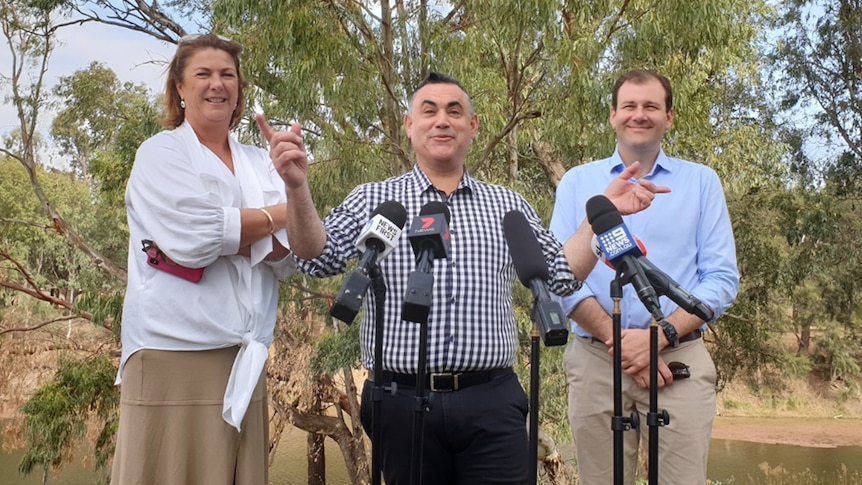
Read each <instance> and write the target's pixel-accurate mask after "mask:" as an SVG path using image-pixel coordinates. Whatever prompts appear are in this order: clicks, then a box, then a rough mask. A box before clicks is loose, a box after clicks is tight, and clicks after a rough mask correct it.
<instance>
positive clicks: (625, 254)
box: [586, 195, 664, 322]
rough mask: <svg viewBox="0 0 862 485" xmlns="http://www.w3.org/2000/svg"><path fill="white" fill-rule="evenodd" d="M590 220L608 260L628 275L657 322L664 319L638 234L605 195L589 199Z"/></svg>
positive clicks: (588, 211) (587, 207) (588, 216)
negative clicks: (634, 234)
mask: <svg viewBox="0 0 862 485" xmlns="http://www.w3.org/2000/svg"><path fill="white" fill-rule="evenodd" d="M586 210H587V220H588V221H589V222H590V225H591V226H592V227H593V232H594V233H596V240H597V241H598V243H599V246H600V247H601V250H602V252H603V253H604V254H605V255H606V256H607V258H608V260H609V261H610V262H611V264H613V266H614V267H615V268H617V269H618V270H619V271H620V272H622V273H623V274H624V275H625V278H626V279H627V280H628V281H631V283H632V286H633V287H634V289H635V291H636V292H637V295H638V298H639V299H640V301H641V303H643V304H644V306H645V307H646V309H647V310H648V311H649V312H650V314H651V315H652V316H653V318H654V319H655V321H656V322H661V321H662V320H664V314H662V311H661V305H659V302H658V295H657V294H656V291H655V288H653V287H652V285H651V284H650V282H649V279H648V278H647V276H646V274H644V271H643V269H642V268H641V265H640V264H639V263H638V261H637V258H638V256H643V254H642V253H641V250H640V248H639V247H638V245H637V244H636V243H635V239H634V237H632V235H631V234H630V233H629V230H628V228H627V227H626V225H625V224H623V218H622V216H621V215H620V211H618V210H617V208H616V206H614V204H613V202H611V201H610V200H609V199H608V198H607V197H605V196H604V195H596V196H594V197H592V198H590V199H589V200H588V201H587V206H586Z"/></svg>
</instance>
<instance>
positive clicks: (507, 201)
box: [262, 73, 665, 485]
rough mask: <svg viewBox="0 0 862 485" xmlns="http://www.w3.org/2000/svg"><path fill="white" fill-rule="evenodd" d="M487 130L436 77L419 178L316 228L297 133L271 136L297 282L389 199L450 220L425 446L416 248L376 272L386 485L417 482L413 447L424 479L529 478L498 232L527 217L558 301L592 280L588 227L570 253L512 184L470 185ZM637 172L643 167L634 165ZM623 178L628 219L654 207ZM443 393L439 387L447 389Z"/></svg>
mask: <svg viewBox="0 0 862 485" xmlns="http://www.w3.org/2000/svg"><path fill="white" fill-rule="evenodd" d="M478 127H479V121H478V117H477V115H476V114H475V113H474V111H473V107H472V105H471V101H470V97H469V96H468V94H467V92H466V91H465V90H464V88H463V87H462V86H461V85H460V84H459V83H458V82H457V81H456V80H454V79H452V78H450V77H448V76H444V75H440V74H436V73H431V74H430V75H429V76H428V77H427V78H426V79H425V80H424V81H423V82H422V83H420V84H419V86H418V88H417V89H416V90H415V91H414V92H413V94H412V96H411V97H410V100H409V111H408V112H407V114H406V115H405V116H404V128H405V130H406V132H407V135H408V137H409V138H410V141H411V144H412V147H413V150H414V152H415V154H416V165H415V166H414V168H413V170H411V171H410V172H408V173H405V174H403V175H399V176H396V177H392V178H390V179H388V180H384V181H381V182H372V183H367V184H363V185H360V186H358V187H356V188H355V189H353V191H352V192H351V193H350V194H349V195H348V196H347V198H346V199H345V200H344V202H342V204H341V205H339V206H338V207H336V208H334V209H333V210H332V212H331V213H330V214H329V215H328V216H327V217H326V219H325V220H324V221H321V220H320V218H319V216H318V214H317V210H316V208H315V206H314V202H313V201H312V198H311V192H310V190H309V187H308V182H307V178H306V170H307V164H308V160H307V156H306V152H305V148H304V146H303V144H302V135H301V131H300V127H299V125H298V124H295V125H294V126H292V127H291V129H290V130H288V131H283V132H277V133H276V132H273V131H272V130H271V129H270V128H269V127H268V126H265V125H263V126H262V129H263V132H264V135H265V136H266V137H267V139H268V140H269V141H270V147H271V148H270V156H271V157H272V159H273V163H274V165H275V167H276V170H278V172H279V173H280V174H281V176H282V178H283V179H284V181H285V183H286V186H287V194H288V201H289V202H288V223H287V228H288V234H290V235H291V238H290V245H291V249H292V250H293V251H294V253H295V255H296V256H297V261H298V267H299V268H300V270H301V271H303V272H305V273H307V274H310V275H313V276H317V277H328V276H334V275H338V274H342V273H344V272H345V271H346V270H347V264H348V261H350V260H351V259H353V258H357V257H358V256H359V255H360V253H359V250H358V249H357V248H356V247H355V246H354V241H355V239H356V237H357V235H358V234H359V233H360V231H361V229H362V228H363V226H364V225H365V224H366V222H367V221H368V220H369V218H370V217H371V215H372V213H373V211H374V210H375V209H376V208H377V207H378V206H379V205H380V204H381V203H383V202H386V201H390V200H394V201H397V202H399V203H401V204H402V205H403V206H404V207H405V209H406V210H407V215H408V220H410V219H412V217H414V216H416V215H418V214H419V213H420V210H421V209H422V207H423V206H425V204H428V203H429V202H435V201H436V202H441V203H444V204H446V206H447V207H448V208H449V211H450V214H451V220H450V222H449V231H450V237H451V249H450V251H449V254H448V257H447V259H445V260H444V259H440V260H437V261H435V262H434V264H433V269H432V274H433V277H434V288H433V292H432V293H433V295H432V305H431V309H430V313H429V316H428V321H427V328H428V346H427V366H426V374H427V376H428V382H426V384H425V386H426V388H427V389H429V390H430V393H429V396H428V408H429V410H428V411H427V413H426V414H425V415H424V430H423V431H422V436H421V437H414V436H413V432H412V422H413V417H414V399H415V397H416V390H415V385H416V373H417V368H416V365H417V364H416V363H417V360H418V359H417V356H418V352H419V347H418V345H419V333H420V325H418V324H416V323H413V322H408V321H404V320H402V316H401V309H402V304H403V297H404V293H405V290H406V288H407V278H408V276H409V274H410V273H411V271H413V270H414V269H415V268H416V262H415V256H414V252H413V250H412V249H411V245H410V243H409V242H408V241H407V238H401V239H400V240H399V241H398V243H397V247H396V248H395V249H394V250H393V251H392V252H391V253H390V254H389V255H388V256H387V258H386V259H384V260H382V261H380V263H379V266H380V272H381V274H382V275H383V278H384V281H385V283H386V286H387V292H386V301H385V309H384V312H385V315H384V335H383V362H382V368H383V370H384V372H383V375H381V376H373V375H372V376H369V380H368V381H366V382H365V386H364V389H363V392H362V402H363V404H364V405H363V406H362V423H363V426H364V427H365V430H366V432H367V433H369V435H371V403H372V400H371V389H372V387H373V386H374V384H373V379H377V380H378V385H380V384H381V383H382V385H385V386H387V387H389V386H390V385H391V384H392V383H395V387H396V388H397V391H396V392H395V393H394V395H391V394H390V393H386V395H385V397H384V398H383V401H382V403H381V406H382V410H381V414H382V416H383V419H382V423H379V425H380V426H382V431H381V433H382V435H381V436H382V441H383V442H382V443H375V445H376V446H382V447H383V451H382V467H381V468H382V471H383V476H384V480H385V481H386V483H387V484H388V485H399V484H407V483H409V482H410V464H411V450H412V447H413V443H414V442H417V441H418V440H419V439H421V440H422V441H421V443H422V446H423V454H422V457H421V459H422V464H423V466H422V481H423V482H424V483H427V484H470V485H475V484H483V483H495V484H502V483H512V484H516V483H517V484H520V483H526V482H527V481H528V476H527V475H528V469H529V467H528V462H527V461H528V456H529V453H528V449H527V448H528V440H527V431H526V415H527V407H528V398H527V395H526V394H525V392H524V390H523V388H522V387H521V384H520V383H519V381H518V379H517V377H516V375H515V374H514V373H513V371H512V366H513V364H514V363H515V356H516V353H517V347H518V340H517V337H518V333H517V326H516V322H515V316H514V312H513V309H512V287H513V285H514V283H515V272H514V266H513V263H512V259H511V257H510V255H509V251H508V246H507V243H506V239H505V237H504V233H503V216H504V215H505V214H506V213H507V212H509V211H513V210H517V211H521V212H522V213H523V214H524V215H525V216H526V218H527V220H528V221H529V223H530V225H531V226H532V229H533V234H530V235H525V237H536V238H537V239H538V241H539V243H540V245H541V247H542V251H543V253H544V256H545V259H546V260H547V264H548V267H549V269H550V275H551V277H550V279H549V281H548V282H547V283H548V285H549V288H550V289H551V291H553V292H555V293H560V294H571V293H572V292H573V291H575V290H576V289H577V288H579V287H580V281H581V280H582V279H583V278H585V277H586V275H587V274H589V272H590V271H591V270H592V268H593V266H594V265H595V262H596V257H595V256H594V255H593V254H592V252H591V250H590V239H591V238H592V235H593V234H592V229H591V228H590V226H589V224H588V223H586V222H584V223H583V224H582V226H581V229H580V230H579V231H578V232H577V233H576V234H574V235H573V236H572V237H571V238H570V239H569V240H568V241H567V242H566V244H565V245H562V244H560V242H559V241H557V240H556V239H555V238H554V236H553V235H552V234H551V232H549V231H548V230H546V229H545V228H543V227H542V225H541V220H540V219H539V216H538V215H537V213H536V211H535V210H534V209H533V208H532V207H531V206H530V205H529V204H528V203H527V201H526V200H525V199H524V198H523V197H522V196H520V195H519V194H517V193H515V192H514V191H512V190H510V189H507V188H505V187H500V186H496V185H491V184H488V183H484V182H481V181H479V180H476V179H474V178H472V177H471V176H470V174H469V173H468V172H467V170H466V168H465V158H466V155H467V152H468V150H469V147H470V143H471V142H472V140H473V137H474V136H475V134H476V131H477V130H478ZM634 169H635V170H636V167H635V168H634ZM630 176H631V174H630V173H627V172H623V173H622V174H621V175H620V177H619V178H618V179H616V180H614V181H613V182H612V183H611V184H610V185H608V188H607V190H606V191H605V195H607V196H608V198H609V199H611V201H612V202H614V204H615V205H616V206H617V207H618V208H619V209H620V211H621V212H622V213H623V214H629V213H632V212H637V211H639V210H642V209H644V208H646V207H647V206H649V204H650V203H651V201H652V200H653V198H654V197H655V194H656V193H657V192H663V191H665V190H664V189H663V188H660V187H656V186H654V185H652V184H651V183H644V184H640V185H639V184H631V183H630V182H629V177H630ZM375 319H376V315H375V303H374V298H371V297H369V298H366V299H365V300H364V302H363V307H362V317H361V325H362V326H361V331H360V335H361V340H362V364H363V365H364V366H365V367H366V368H367V369H369V370H371V369H373V368H374V333H375ZM441 383H444V384H441Z"/></svg>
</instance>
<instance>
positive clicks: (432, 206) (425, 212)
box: [419, 200, 452, 225]
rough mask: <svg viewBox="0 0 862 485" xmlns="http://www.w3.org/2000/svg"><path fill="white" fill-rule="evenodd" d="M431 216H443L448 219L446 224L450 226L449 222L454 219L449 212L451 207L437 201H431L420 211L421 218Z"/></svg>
mask: <svg viewBox="0 0 862 485" xmlns="http://www.w3.org/2000/svg"><path fill="white" fill-rule="evenodd" d="M431 214H443V216H444V217H445V218H446V224H447V225H448V224H449V221H450V220H451V219H452V214H451V213H450V212H449V207H448V206H447V205H446V204H444V203H442V202H440V201H437V200H434V201H431V202H429V203H427V204H425V205H423V206H422V209H421V210H420V211H419V215H420V216H430V215H431Z"/></svg>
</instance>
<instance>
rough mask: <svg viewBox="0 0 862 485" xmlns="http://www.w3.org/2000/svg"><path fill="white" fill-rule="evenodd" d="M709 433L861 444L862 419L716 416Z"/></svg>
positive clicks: (740, 437) (832, 444)
mask: <svg viewBox="0 0 862 485" xmlns="http://www.w3.org/2000/svg"><path fill="white" fill-rule="evenodd" d="M712 437H713V438H718V439H727V440H743V441H754V442H757V443H770V444H783V445H797V446H807V447H812V448H834V447H836V446H862V419H829V418H813V419H808V418H746V417H725V416H716V418H715V421H714V422H713V426H712Z"/></svg>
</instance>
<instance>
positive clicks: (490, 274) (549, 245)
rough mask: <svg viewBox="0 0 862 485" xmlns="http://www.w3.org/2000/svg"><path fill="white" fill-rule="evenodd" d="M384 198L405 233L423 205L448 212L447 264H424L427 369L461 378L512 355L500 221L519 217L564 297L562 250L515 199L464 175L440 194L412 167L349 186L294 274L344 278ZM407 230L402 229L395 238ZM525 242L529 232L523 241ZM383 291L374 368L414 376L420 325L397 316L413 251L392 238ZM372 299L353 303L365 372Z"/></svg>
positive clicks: (568, 287) (566, 281) (571, 284)
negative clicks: (378, 359) (428, 301)
mask: <svg viewBox="0 0 862 485" xmlns="http://www.w3.org/2000/svg"><path fill="white" fill-rule="evenodd" d="M388 200H394V201H397V202H400V203H401V204H403V205H404V207H405V209H406V210H407V215H408V218H407V224H406V225H407V226H408V227H409V225H410V223H411V221H412V219H413V217H415V216H417V215H418V214H419V212H420V210H421V209H422V207H423V206H424V205H425V204H427V203H429V202H432V201H439V202H443V203H445V204H446V205H447V207H448V208H449V211H450V214H451V221H450V222H449V233H450V238H451V239H450V242H451V248H450V251H449V254H448V258H447V259H445V260H443V259H438V260H435V261H434V262H433V269H432V274H433V277H434V285H433V291H432V305H431V308H430V314H429V316H428V323H427V325H428V354H427V371H429V372H446V371H467V370H484V369H494V368H501V367H507V366H511V365H513V364H514V361H515V355H516V352H517V344H518V341H517V337H518V335H517V325H516V322H515V315H514V311H513V308H512V288H513V285H514V282H515V274H514V266H513V263H512V258H511V256H510V253H509V249H508V246H507V243H506V239H505V237H504V233H503V217H504V216H505V214H506V213H507V212H509V211H521V212H522V213H523V214H524V215H525V216H526V218H527V220H528V221H529V223H530V226H531V228H532V230H533V233H534V236H535V237H536V238H537V239H538V241H539V244H540V246H541V247H542V250H543V253H544V256H545V259H546V261H547V264H548V266H549V269H550V274H551V277H550V281H549V285H550V288H551V290H552V291H555V292H558V293H561V294H568V293H571V292H572V291H574V290H575V289H576V288H577V287H578V286H579V285H580V283H579V282H578V281H576V280H575V279H574V276H573V275H572V273H571V270H570V269H569V265H568V263H567V262H566V259H565V256H564V254H563V251H562V245H561V244H560V242H558V241H557V240H556V239H555V238H554V236H553V235H552V234H551V233H550V231H548V230H547V229H545V228H543V227H542V226H541V220H540V219H539V217H538V215H537V214H536V212H535V210H534V209H533V208H532V207H531V206H530V205H529V203H527V201H526V200H524V198H523V197H521V196H520V195H518V194H517V193H515V192H514V191H512V190H510V189H507V188H505V187H500V186H497V185H492V184H488V183H484V182H480V181H478V180H476V179H473V178H472V177H470V176H469V174H466V173H465V175H464V177H463V179H462V181H461V183H460V185H459V187H458V188H457V189H456V190H455V191H454V192H453V193H452V194H450V195H449V196H448V197H447V196H446V195H445V194H444V193H443V192H441V191H439V190H437V189H436V188H435V187H434V186H433V185H432V184H431V182H430V181H429V180H428V178H427V177H426V176H425V174H424V173H423V172H422V171H421V169H420V168H419V167H418V165H417V166H416V167H414V169H413V170H412V171H411V172H408V173H406V174H404V175H401V176H397V177H393V178H390V179H388V180H385V181H381V182H374V183H369V184H364V185H360V186H358V187H356V188H355V189H354V190H353V191H352V192H351V193H350V194H349V195H348V196H347V198H346V199H345V200H344V201H343V202H342V203H341V205H339V206H338V207H336V208H335V209H333V210H332V212H331V213H330V214H329V215H328V216H327V217H326V219H325V220H324V225H325V227H326V229H327V236H328V237H327V242H326V246H325V248H324V250H323V253H322V254H321V255H320V256H319V257H317V258H315V259H312V260H302V259H298V260H297V264H298V267H299V269H300V270H301V271H303V272H305V273H308V274H311V275H313V276H318V277H326V276H332V275H336V274H340V273H343V272H345V271H346V269H347V263H348V261H349V260H350V259H353V258H356V257H358V256H359V251H358V250H357V249H356V248H355V247H354V240H355V239H356V237H357V235H358V234H359V232H360V230H361V229H362V227H363V226H364V225H365V223H366V222H367V221H368V219H369V218H370V217H371V214H372V212H373V211H374V209H375V208H376V207H377V206H378V205H380V204H381V203H383V202H385V201H388ZM406 232H407V229H405V234H406ZM525 237H533V235H525ZM379 265H380V271H381V273H382V275H383V278H384V281H385V284H386V288H387V291H386V301H385V305H384V312H385V315H384V335H383V362H382V367H383V369H384V370H389V371H393V372H399V373H406V374H415V373H416V372H417V364H416V363H417V355H418V348H419V347H418V346H419V335H420V334H419V331H420V324H418V323H414V322H409V321H404V320H402V316H401V309H402V304H403V301H404V293H405V290H406V289H407V279H408V276H409V275H410V273H411V271H413V270H415V269H416V261H415V255H414V252H413V249H412V248H411V245H410V242H409V241H408V238H407V237H405V236H404V235H402V237H401V238H400V239H399V241H398V244H397V247H396V248H395V249H394V250H393V251H392V253H391V254H389V255H388V256H387V257H386V258H385V259H383V260H382V261H380V262H379ZM375 306H376V305H375V302H374V298H373V296H372V292H371V291H369V294H368V295H366V297H365V299H364V300H363V305H362V319H361V325H362V327H361V330H360V338H361V344H362V347H361V348H362V362H363V365H364V366H365V367H366V368H368V369H372V368H373V365H374V335H375V311H376V310H375Z"/></svg>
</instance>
